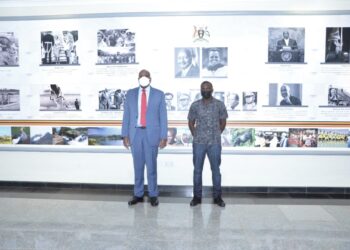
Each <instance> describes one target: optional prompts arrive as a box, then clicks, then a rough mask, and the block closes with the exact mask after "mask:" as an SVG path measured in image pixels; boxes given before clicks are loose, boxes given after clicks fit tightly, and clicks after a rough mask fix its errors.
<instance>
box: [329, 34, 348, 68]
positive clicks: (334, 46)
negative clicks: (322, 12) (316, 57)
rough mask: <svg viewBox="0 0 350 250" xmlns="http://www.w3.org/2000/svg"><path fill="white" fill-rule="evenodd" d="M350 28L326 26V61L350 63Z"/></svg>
mask: <svg viewBox="0 0 350 250" xmlns="http://www.w3.org/2000/svg"><path fill="white" fill-rule="evenodd" d="M349 52H350V28H349V27H331V28H326V54H325V55H326V57H325V62H326V63H349Z"/></svg>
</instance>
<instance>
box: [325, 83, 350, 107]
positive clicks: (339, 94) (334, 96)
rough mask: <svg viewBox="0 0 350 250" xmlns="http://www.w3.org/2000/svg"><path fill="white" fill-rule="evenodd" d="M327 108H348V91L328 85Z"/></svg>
mask: <svg viewBox="0 0 350 250" xmlns="http://www.w3.org/2000/svg"><path fill="white" fill-rule="evenodd" d="M327 96H328V106H331V107H332V106H333V107H350V91H349V90H345V89H344V88H343V87H341V86H335V85H329V87H328V95H327Z"/></svg>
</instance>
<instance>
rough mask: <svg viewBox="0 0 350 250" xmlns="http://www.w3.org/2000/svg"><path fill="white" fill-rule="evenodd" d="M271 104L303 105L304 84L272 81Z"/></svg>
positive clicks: (270, 87) (270, 90)
mask: <svg viewBox="0 0 350 250" xmlns="http://www.w3.org/2000/svg"><path fill="white" fill-rule="evenodd" d="M269 106H302V84H300V83H282V84H278V83H270V85H269Z"/></svg>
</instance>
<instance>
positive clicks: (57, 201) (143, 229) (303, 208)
mask: <svg viewBox="0 0 350 250" xmlns="http://www.w3.org/2000/svg"><path fill="white" fill-rule="evenodd" d="M129 198H130V196H129V195H128V194H127V193H121V192H118V193H117V192H115V191H102V190H80V191H77V190H66V189H45V190H43V189H18V188H10V189H4V188H2V189H0V249H1V250H2V249H11V250H12V249H16V250H19V249H21V250H22V249H23V250H28V249H40V250H55V249H60V250H61V249H74V250H80V249H82V250H89V249H94V250H95V249H98V250H100V249H101V250H102V249H108V250H112V249H150V250H156V249H162V250H163V249H181V250H182V249H200V250H205V249H210V250H212V249H230V250H234V249H242V250H244V249H259V250H260V249H266V250H279V249H281V250H288V249H291V250H302V249H307V250H313V249H315V250H323V249H324V250H335V249H341V250H349V249H350V199H334V198H327V199H325V198H324V197H322V198H315V197H314V198H291V197H290V196H286V195H280V196H277V195H274V196H266V195H260V196H258V195H248V194H246V195H238V194H236V195H230V196H229V197H227V196H226V197H224V200H225V201H226V204H227V205H226V207H225V208H220V207H218V206H215V205H213V204H211V199H210V198H205V199H204V200H203V204H201V205H199V206H197V207H194V208H191V207H190V206H189V201H190V199H189V198H183V197H169V196H161V197H160V205H159V207H156V208H154V207H151V205H150V204H149V203H147V202H145V203H142V204H137V205H136V206H133V207H128V205H127V200H128V199H129Z"/></svg>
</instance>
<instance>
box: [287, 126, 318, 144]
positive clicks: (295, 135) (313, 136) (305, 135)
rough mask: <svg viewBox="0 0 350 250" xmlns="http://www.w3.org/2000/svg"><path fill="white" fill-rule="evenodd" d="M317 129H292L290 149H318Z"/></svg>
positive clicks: (289, 140) (289, 142)
mask: <svg viewBox="0 0 350 250" xmlns="http://www.w3.org/2000/svg"><path fill="white" fill-rule="evenodd" d="M317 133H318V129H316V128H290V129H289V139H288V147H299V148H300V147H307V148H308V147H312V148H315V147H317Z"/></svg>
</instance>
